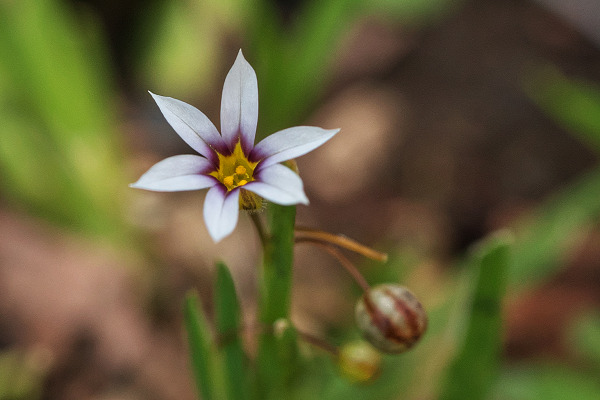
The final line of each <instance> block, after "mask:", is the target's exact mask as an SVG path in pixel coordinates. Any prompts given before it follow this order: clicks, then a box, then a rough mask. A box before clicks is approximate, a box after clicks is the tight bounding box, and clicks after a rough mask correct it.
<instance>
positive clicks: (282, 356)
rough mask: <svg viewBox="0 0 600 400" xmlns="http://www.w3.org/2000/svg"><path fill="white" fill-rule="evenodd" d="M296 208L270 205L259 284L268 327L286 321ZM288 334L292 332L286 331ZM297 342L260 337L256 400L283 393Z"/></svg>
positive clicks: (262, 315) (262, 314) (262, 318)
mask: <svg viewBox="0 0 600 400" xmlns="http://www.w3.org/2000/svg"><path fill="white" fill-rule="evenodd" d="M295 219H296V207H293V206H287V207H286V206H278V205H275V204H271V205H270V206H269V211H268V221H269V225H270V232H271V235H270V236H269V237H268V238H267V240H266V242H265V246H264V251H265V252H264V260H263V266H262V274H261V282H260V294H259V296H260V300H259V317H258V318H259V322H260V324H261V325H262V326H265V327H271V326H273V324H274V323H275V321H277V320H280V319H289V313H290V303H291V288H292V264H293V250H294V224H295ZM289 331H290V333H291V332H292V331H293V328H290V329H289ZM295 351H296V340H295V335H294V334H285V333H284V334H283V335H273V333H272V330H271V329H266V330H265V332H264V333H261V335H260V336H259V352H258V358H257V374H258V376H257V382H256V383H257V386H256V395H257V398H261V399H263V398H266V397H267V396H266V393H267V391H268V393H269V397H273V398H275V397H276V396H277V395H282V394H283V393H285V386H286V383H287V382H289V379H290V377H291V375H292V371H293V369H294V364H295Z"/></svg>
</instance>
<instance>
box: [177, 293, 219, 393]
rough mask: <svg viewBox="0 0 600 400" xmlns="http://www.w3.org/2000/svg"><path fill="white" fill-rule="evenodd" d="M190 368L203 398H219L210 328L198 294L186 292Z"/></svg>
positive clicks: (185, 314)
mask: <svg viewBox="0 0 600 400" xmlns="http://www.w3.org/2000/svg"><path fill="white" fill-rule="evenodd" d="M184 317H185V328H186V331H187V334H188V343H189V346H190V356H191V361H192V370H193V373H194V378H195V380H196V385H197V387H198V392H199V393H200V394H201V396H202V399H203V400H212V399H216V398H219V397H218V396H217V388H216V373H217V363H216V354H215V348H214V344H213V341H212V337H211V334H210V328H209V326H208V323H207V322H206V319H205V318H204V314H203V313H202V312H201V309H200V304H199V300H198V295H197V294H196V293H188V294H187V296H186V298H185V307H184Z"/></svg>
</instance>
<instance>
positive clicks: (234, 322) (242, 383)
mask: <svg viewBox="0 0 600 400" xmlns="http://www.w3.org/2000/svg"><path fill="white" fill-rule="evenodd" d="M215 311H216V312H215V314H216V316H215V317H216V330H217V337H218V338H219V340H218V341H219V344H220V352H222V353H223V358H224V363H225V366H224V370H225V387H226V390H227V393H228V399H230V400H244V399H247V398H248V397H249V396H248V395H249V392H248V385H247V377H246V369H245V362H244V358H245V356H244V350H243V348H242V340H241V338H240V332H241V328H240V306H239V302H238V298H237V295H236V293H235V286H234V284H233V279H232V277H231V274H230V272H229V270H228V269H227V266H226V265H225V264H224V263H217V290H216V292H215Z"/></svg>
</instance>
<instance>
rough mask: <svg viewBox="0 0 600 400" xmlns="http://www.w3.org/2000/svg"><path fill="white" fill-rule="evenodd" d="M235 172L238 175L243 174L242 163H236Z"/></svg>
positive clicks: (244, 169)
mask: <svg viewBox="0 0 600 400" xmlns="http://www.w3.org/2000/svg"><path fill="white" fill-rule="evenodd" d="M235 173H236V174H238V175H244V174H245V173H246V168H244V166H243V165H238V166H237V167H235Z"/></svg>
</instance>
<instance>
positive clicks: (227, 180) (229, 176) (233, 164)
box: [209, 142, 263, 211]
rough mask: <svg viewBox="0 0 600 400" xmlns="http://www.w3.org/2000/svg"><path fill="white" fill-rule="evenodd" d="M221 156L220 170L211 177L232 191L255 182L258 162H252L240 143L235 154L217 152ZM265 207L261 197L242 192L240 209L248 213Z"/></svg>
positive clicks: (245, 191) (212, 173) (234, 151)
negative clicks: (255, 170) (226, 154)
mask: <svg viewBox="0 0 600 400" xmlns="http://www.w3.org/2000/svg"><path fill="white" fill-rule="evenodd" d="M217 156H219V168H217V170H216V171H213V172H211V173H210V174H209V175H211V176H214V177H215V178H217V179H218V180H219V182H221V183H222V184H223V185H225V187H226V188H227V191H232V190H233V189H235V188H236V187H240V186H244V185H245V184H247V183H248V182H252V181H253V180H254V169H255V168H256V166H257V165H258V162H251V161H249V160H248V157H246V155H245V154H244V151H243V150H242V145H241V144H240V142H238V143H237V144H236V145H235V148H234V149H233V153H231V154H230V155H228V156H224V155H222V154H220V153H219V152H217ZM262 207H263V200H262V198H261V197H260V196H258V195H256V194H254V193H252V192H250V191H248V190H243V189H242V190H241V191H240V209H242V210H247V211H255V210H260V209H261V208H262Z"/></svg>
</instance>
